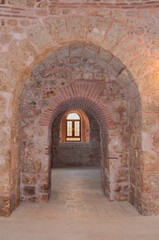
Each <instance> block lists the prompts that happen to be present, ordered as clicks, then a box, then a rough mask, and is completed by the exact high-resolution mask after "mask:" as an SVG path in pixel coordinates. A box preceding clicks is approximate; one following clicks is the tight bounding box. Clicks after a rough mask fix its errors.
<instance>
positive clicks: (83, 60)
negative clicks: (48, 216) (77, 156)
mask: <svg viewBox="0 0 159 240" xmlns="http://www.w3.org/2000/svg"><path fill="white" fill-rule="evenodd" d="M0 9H1V12H0V25H1V28H0V59H1V61H0V129H1V135H0V214H1V215H5V216H8V215H9V214H10V213H11V212H12V210H13V209H14V208H15V207H17V206H18V205H19V202H20V195H21V198H22V199H29V198H31V200H32V201H35V200H37V196H39V197H38V199H41V200H42V201H46V200H47V199H48V196H49V190H48V189H49V186H50V185H49V184H50V182H49V181H50V179H49V176H50V175H49V155H48V152H49V149H48V148H49V140H48V139H49V136H48V128H49V124H52V120H53V117H55V116H56V112H55V110H57V106H58V104H62V102H65V103H66V104H67V101H69V99H70V98H73V97H74V98H75V97H76V98H78V97H79V98H80V103H78V104H77V105H78V106H79V105H80V104H81V105H85V103H86V105H87V109H86V110H90V111H91V113H92V114H95V115H96V117H97V118H98V119H99V123H100V124H99V125H100V128H101V129H102V130H103V136H102V143H101V144H102V146H103V148H101V151H102V156H103V159H102V169H103V170H102V176H103V189H104V192H105V193H106V194H107V195H108V196H109V198H110V199H111V200H112V199H126V198H128V197H129V200H130V202H131V203H132V204H133V205H134V206H135V207H136V208H137V209H138V210H139V211H140V212H141V213H142V214H146V215H148V214H154V215H156V214H158V213H159V189H158V176H159V161H158V159H159V151H158V149H159V143H158V142H159V141H158V139H159V131H158V124H159V122H158V121H159V117H158V116H159V101H158V97H159V81H158V78H159V47H158V45H159V27H158V22H159V6H158V1H144V0H143V1H132V0H131V1H130V0H127V1H124V0H123V1H120V2H119V1H117V0H116V1H115V0H114V1H113V0H112V1H109V3H108V2H106V1H104V0H103V1H98V2H94V1H89V2H86V1H82V4H80V5H79V4H78V1H76V3H75V2H73V1H69V3H68V1H63V2H62V1H58V2H56V3H55V2H53V1H49V0H48V1H35V0H30V1H25V0H14V1H12V0H6V1H5V0H1V1H0ZM49 54H50V57H49ZM49 59H50V60H49ZM53 59H54V60H53ZM68 60H69V61H68ZM46 66H47V71H43V69H44V68H45V67H46ZM49 66H50V68H51V67H52V70H51V74H52V75H53V77H52V75H50V76H49ZM55 66H56V67H55ZM32 73H33V74H32ZM55 78H56V81H55ZM83 80H84V81H89V84H88V82H87V83H86V85H85V83H82V86H84V87H79V85H80V84H81V81H83ZM77 81H79V82H80V84H77ZM101 81H103V82H104V83H105V85H104V87H103V92H102V94H101V92H100V91H99V92H98V94H95V93H96V89H98V87H97V86H99V85H100V82H101ZM45 82H47V84H45ZM95 82H96V83H95ZM97 82H98V83H97ZM74 83H75V84H74ZM92 83H93V84H94V83H95V84H96V87H95V88H94V87H92ZM67 84H68V85H69V87H68V86H67ZM72 84H74V85H73V86H75V90H74V91H75V92H76V94H75V93H72V92H71V91H72V90H71V89H72V87H71V86H72ZM40 85H42V87H40ZM89 85H90V86H91V87H90V89H89V87H88V86H89ZM32 86H34V88H33V90H32ZM80 86H81V85H80ZM85 86H87V89H86V88H85ZM39 88H41V89H39ZM60 89H61V90H60ZM62 89H63V90H62ZM81 89H86V93H87V96H86V93H85V91H84V90H81ZM88 90H89V91H88ZM39 91H40V93H39ZM63 91H64V92H63ZM39 94H40V95H39ZM58 94H60V97H61V98H58V96H59V95H58ZM83 96H84V97H85V98H86V97H87V101H86V100H84V99H83ZM49 99H50V100H49ZM51 101H52V102H53V104H52V105H51V103H50V102H51ZM91 101H93V103H94V105H93V104H92V105H91ZM72 102H74V105H76V104H75V103H76V100H75V99H74V100H72ZM72 102H71V101H70V102H69V104H70V105H71V104H72ZM20 104H21V107H20V108H19V106H20ZM60 106H61V105H60ZM25 107H26V109H25ZM85 108H86V107H85ZM88 108H89V109H88ZM59 109H60V108H58V110H57V112H58V114H60V110H59ZM99 109H100V110H99ZM62 110H67V108H66V109H61V111H62ZM52 116H53V117H52ZM105 119H107V120H105ZM45 136H46V137H45ZM105 136H107V139H108V142H106V141H105V139H106V137H105ZM19 138H20V139H19ZM41 139H43V141H42V140H41ZM42 142H44V146H43V145H42V148H41V149H42V151H41V152H40V150H39V148H38V147H37V148H36V146H40V144H42ZM19 146H20V148H19ZM106 150H107V151H106ZM19 151H20V152H19ZM41 154H42V155H41ZM19 156H21V157H20V159H19ZM35 156H36V157H35ZM40 156H42V157H40ZM24 163H25V164H24ZM128 169H129V171H128ZM20 172H21V174H20ZM33 173H34V174H33ZM23 174H24V176H23ZM33 175H34V177H35V179H34V178H33ZM25 176H26V179H27V180H24V179H25ZM128 176H129V177H128ZM127 180H128V181H127ZM20 182H21V184H20ZM109 183H110V184H109ZM20 185H21V189H23V187H24V192H23V191H22V192H21V194H20ZM35 186H36V187H35ZM126 191H127V194H126ZM128 195H129V196H128Z"/></svg>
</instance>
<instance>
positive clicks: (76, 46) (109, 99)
mask: <svg viewBox="0 0 159 240" xmlns="http://www.w3.org/2000/svg"><path fill="white" fill-rule="evenodd" d="M70 108H81V109H83V110H86V111H89V112H90V113H91V114H92V115H93V116H94V117H95V118H96V119H97V121H98V123H99V126H100V129H101V144H102V148H101V149H102V161H101V162H102V164H101V166H102V187H103V190H104V192H105V194H106V195H107V196H108V197H109V199H110V200H128V199H129V200H130V201H131V202H132V203H133V204H134V205H135V206H136V207H137V208H138V209H139V211H141V198H140V197H141V191H142V190H141V187H142V183H141V179H142V172H141V167H140V161H139V156H140V153H141V152H142V147H141V114H140V110H141V104H140V96H139V93H138V90H137V87H136V84H135V82H134V81H133V79H132V77H131V74H130V73H129V71H128V70H127V69H126V67H125V66H124V65H123V64H122V63H121V62H120V61H119V59H117V58H115V57H114V56H113V55H112V54H111V53H109V52H108V51H105V50H103V49H101V50H100V51H99V52H98V51H97V47H96V46H95V45H93V44H91V43H88V44H84V45H83V43H82V42H75V43H73V44H72V45H71V46H70V51H68V46H64V47H62V48H60V49H57V51H56V52H53V53H51V54H50V55H49V56H48V57H46V58H45V60H44V61H42V62H41V63H40V64H38V66H37V67H36V68H34V69H33V70H32V75H31V76H30V80H29V81H28V83H26V84H25V87H24V90H23V93H22V96H21V107H20V114H21V118H20V146H21V148H20V149H21V152H20V156H21V159H20V161H21V199H22V200H23V201H28V200H29V201H47V200H48V198H49V195H50V176H51V175H50V170H51V168H50V162H51V161H50V146H51V145H50V144H51V141H50V134H51V126H52V122H53V121H54V119H55V118H56V117H57V116H58V114H59V113H61V112H62V111H66V110H68V109H70ZM134 116H135V118H134ZM136 116H137V117H136ZM134 154H135V155H136V156H137V157H136V159H134ZM129 176H130V178H129ZM129 179H130V180H129Z"/></svg>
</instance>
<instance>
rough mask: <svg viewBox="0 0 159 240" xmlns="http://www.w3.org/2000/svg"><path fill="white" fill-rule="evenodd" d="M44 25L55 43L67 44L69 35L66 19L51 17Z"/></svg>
mask: <svg viewBox="0 0 159 240" xmlns="http://www.w3.org/2000/svg"><path fill="white" fill-rule="evenodd" d="M44 24H45V26H46V29H47V31H48V32H49V34H50V36H51V37H52V40H53V41H54V42H55V43H65V42H67V41H68V34H67V30H66V25H65V19H64V18H61V17H56V18H55V17H54V18H53V17H49V18H46V19H45V20H44Z"/></svg>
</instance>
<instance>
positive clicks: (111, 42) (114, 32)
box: [103, 22, 128, 53]
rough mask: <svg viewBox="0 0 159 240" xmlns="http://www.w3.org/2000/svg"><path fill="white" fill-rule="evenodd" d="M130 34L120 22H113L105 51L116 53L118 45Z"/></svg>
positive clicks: (107, 36) (104, 44)
mask: <svg viewBox="0 0 159 240" xmlns="http://www.w3.org/2000/svg"><path fill="white" fill-rule="evenodd" d="M127 34H128V30H127V29H126V28H125V26H124V25H122V24H121V23H119V22H113V24H112V26H111V28H110V29H109V30H108V32H107V35H106V38H105V40H104V43H103V47H104V49H106V50H108V51H110V52H112V53H113V52H114V51H115V50H116V48H117V45H118V44H119V43H121V41H122V39H123V38H124V37H125V36H126V35H127Z"/></svg>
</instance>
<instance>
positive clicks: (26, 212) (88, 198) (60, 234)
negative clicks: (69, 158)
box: [0, 168, 159, 240]
mask: <svg viewBox="0 0 159 240" xmlns="http://www.w3.org/2000/svg"><path fill="white" fill-rule="evenodd" d="M52 183H53V184H52V195H51V199H50V201H49V203H48V204H35V203H32V204H31V203H29V204H21V206H20V207H19V208H18V209H17V210H16V211H15V212H14V213H13V214H12V215H11V217H9V218H3V217H0V240H44V239H45V240H159V217H143V216H141V215H139V214H138V213H137V212H136V210H135V209H134V208H133V206H131V205H130V204H129V203H127V202H109V201H108V199H107V198H106V197H105V196H104V195H103V193H102V191H101V190H100V170H99V169H97V168H83V169H77V168H75V169H56V170H54V171H53V177H52Z"/></svg>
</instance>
